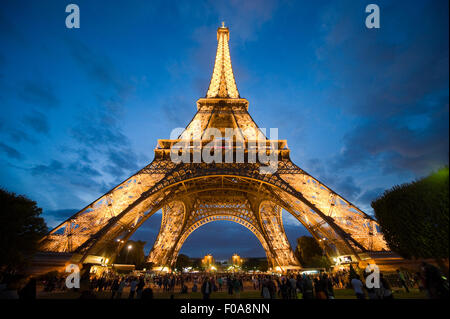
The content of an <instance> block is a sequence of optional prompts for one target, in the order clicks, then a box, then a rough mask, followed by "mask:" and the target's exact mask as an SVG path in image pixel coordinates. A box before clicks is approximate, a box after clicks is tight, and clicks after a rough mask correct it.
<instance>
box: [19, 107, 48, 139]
mask: <svg viewBox="0 0 450 319" xmlns="http://www.w3.org/2000/svg"><path fill="white" fill-rule="evenodd" d="M22 123H24V124H26V125H27V126H29V127H31V129H33V130H34V131H36V132H37V133H44V134H48V132H49V130H50V127H49V124H48V120H47V117H46V116H45V114H44V113H42V112H39V111H32V112H31V113H30V114H27V115H25V116H24V118H23V120H22Z"/></svg>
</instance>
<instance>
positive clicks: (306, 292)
mask: <svg viewBox="0 0 450 319" xmlns="http://www.w3.org/2000/svg"><path fill="white" fill-rule="evenodd" d="M302 282H303V287H302V291H303V299H314V291H313V283H312V280H311V278H310V277H309V276H306V275H303V279H302Z"/></svg>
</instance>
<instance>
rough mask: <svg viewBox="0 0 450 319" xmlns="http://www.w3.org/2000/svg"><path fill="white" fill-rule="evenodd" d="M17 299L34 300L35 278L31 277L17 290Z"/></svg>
mask: <svg viewBox="0 0 450 319" xmlns="http://www.w3.org/2000/svg"><path fill="white" fill-rule="evenodd" d="M19 299H23V300H34V299H36V278H34V277H31V278H30V279H29V280H28V282H27V284H26V285H25V286H24V287H23V288H22V289H21V290H19Z"/></svg>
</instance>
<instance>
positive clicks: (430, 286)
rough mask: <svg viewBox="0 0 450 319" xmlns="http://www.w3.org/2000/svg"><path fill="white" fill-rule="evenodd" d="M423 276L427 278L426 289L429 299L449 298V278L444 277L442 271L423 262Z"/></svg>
mask: <svg viewBox="0 0 450 319" xmlns="http://www.w3.org/2000/svg"><path fill="white" fill-rule="evenodd" d="M421 271H422V275H423V277H424V278H425V289H426V290H427V295H428V298H430V299H444V298H448V296H449V288H448V281H447V278H445V277H444V276H443V274H442V273H441V271H440V270H439V269H438V268H437V267H435V266H433V265H431V264H428V263H425V262H423V263H422V265H421Z"/></svg>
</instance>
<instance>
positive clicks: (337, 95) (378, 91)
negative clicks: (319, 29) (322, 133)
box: [316, 1, 449, 176]
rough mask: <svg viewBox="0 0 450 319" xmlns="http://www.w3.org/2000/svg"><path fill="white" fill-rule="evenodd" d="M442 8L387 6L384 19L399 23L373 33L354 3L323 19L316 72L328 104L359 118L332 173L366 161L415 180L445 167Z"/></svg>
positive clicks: (445, 28) (445, 54)
mask: <svg viewBox="0 0 450 319" xmlns="http://www.w3.org/2000/svg"><path fill="white" fill-rule="evenodd" d="M443 4H444V6H447V9H448V3H447V2H445V3H443V2H439V3H438V2H426V3H423V4H421V6H423V7H422V8H420V9H418V8H416V7H415V6H410V7H405V6H404V5H403V4H401V3H398V2H396V3H392V4H389V5H387V4H386V5H385V6H384V7H383V6H382V14H383V13H384V14H385V16H386V15H389V17H390V18H392V17H393V16H394V15H397V17H398V19H399V22H398V24H394V22H392V21H391V20H390V19H387V18H385V19H383V22H382V25H381V28H380V29H378V30H368V29H366V28H364V27H363V26H361V23H362V22H361V21H363V20H361V21H360V18H363V17H362V16H361V14H358V10H360V9H361V8H360V6H355V3H354V2H353V1H350V2H349V1H347V2H345V1H344V2H342V3H340V4H339V5H337V4H336V5H333V6H331V7H330V10H328V11H327V12H326V13H325V14H324V17H323V34H322V37H321V38H320V39H319V40H318V42H317V50H316V52H317V57H318V59H319V62H318V63H317V69H319V70H320V71H319V72H323V73H325V74H326V79H327V81H330V82H331V83H332V85H333V88H332V90H331V91H330V93H329V94H328V100H329V103H330V104H331V105H333V106H335V107H338V108H340V109H342V110H343V111H344V112H345V113H346V114H350V115H352V116H357V117H358V118H359V124H358V125H356V126H355V127H354V128H352V129H350V130H349V132H348V133H347V134H346V136H345V137H344V140H343V143H344V146H343V148H342V152H341V153H340V154H337V155H336V156H335V158H334V159H333V161H332V162H333V168H334V169H335V170H337V171H342V170H344V169H350V168H355V167H364V166H365V165H368V164H369V163H371V165H374V166H378V167H379V168H381V170H382V172H384V173H385V174H392V173H400V172H403V173H408V172H409V173H413V174H415V175H416V176H420V175H424V174H427V173H429V172H430V171H431V170H433V169H436V168H438V167H439V166H442V165H445V164H446V163H448V142H449V135H448V116H449V115H448V98H449V95H448V85H449V81H448V68H449V64H448V54H449V50H448V15H447V13H446V10H444V9H443V8H442V5H443ZM405 10H406V11H405ZM417 21H420V23H417ZM430 35H432V36H430ZM319 43H320V44H319Z"/></svg>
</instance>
